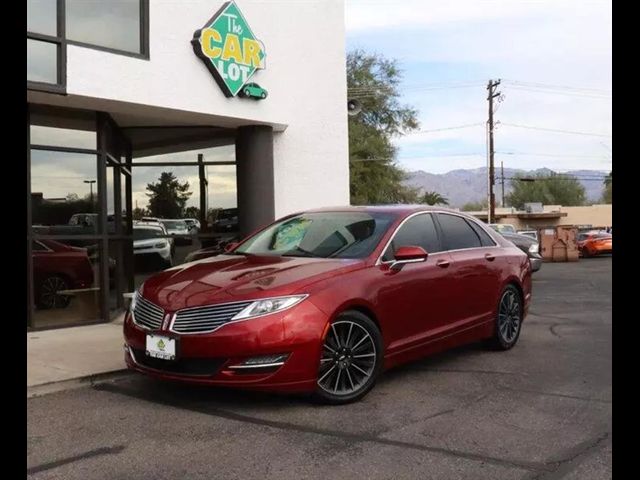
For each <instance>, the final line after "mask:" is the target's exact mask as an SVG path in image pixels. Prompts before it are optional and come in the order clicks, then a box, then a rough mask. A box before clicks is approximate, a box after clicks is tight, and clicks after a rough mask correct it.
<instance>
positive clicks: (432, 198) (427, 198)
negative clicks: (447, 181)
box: [422, 192, 449, 205]
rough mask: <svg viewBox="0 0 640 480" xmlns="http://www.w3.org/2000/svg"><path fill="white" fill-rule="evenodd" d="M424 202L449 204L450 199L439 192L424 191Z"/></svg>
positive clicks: (428, 203)
mask: <svg viewBox="0 0 640 480" xmlns="http://www.w3.org/2000/svg"><path fill="white" fill-rule="evenodd" d="M422 203H426V204H427V205H449V200H448V199H447V198H445V197H443V196H442V195H440V194H439V193H438V192H424V194H423V195H422Z"/></svg>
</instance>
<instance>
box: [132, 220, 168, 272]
mask: <svg viewBox="0 0 640 480" xmlns="http://www.w3.org/2000/svg"><path fill="white" fill-rule="evenodd" d="M165 235H167V231H166V230H165V229H163V228H162V227H160V226H159V225H153V224H151V223H137V224H134V225H133V256H134V259H135V261H136V262H137V263H138V264H142V263H148V264H152V265H154V266H158V267H160V268H169V267H171V266H172V265H173V251H172V244H171V239H170V238H165Z"/></svg>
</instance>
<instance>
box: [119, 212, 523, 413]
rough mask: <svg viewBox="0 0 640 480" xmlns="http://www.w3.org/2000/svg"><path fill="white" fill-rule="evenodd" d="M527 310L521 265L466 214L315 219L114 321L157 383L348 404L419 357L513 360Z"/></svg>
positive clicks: (144, 295)
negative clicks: (480, 344) (486, 350)
mask: <svg viewBox="0 0 640 480" xmlns="http://www.w3.org/2000/svg"><path fill="white" fill-rule="evenodd" d="M530 301H531V265H530V263H529V261H528V258H527V256H526V255H525V254H524V253H523V252H522V251H521V250H520V249H518V248H517V247H515V246H514V245H513V244H512V243H511V242H508V241H506V240H505V239H504V238H502V236H501V235H499V234H497V233H495V232H494V231H492V230H491V229H490V228H487V226H486V225H484V224H482V223H480V222H478V221H477V220H476V219H474V218H473V217H470V216H468V215H465V214H462V213H459V212H454V211H449V210H445V209H440V208H428V207H427V208H423V207H404V206H398V207H347V208H343V209H332V210H327V209H322V210H313V211H309V212H304V213H299V214H295V215H290V216H287V217H285V218H283V219H281V220H279V221H277V222H275V223H273V224H272V225H270V226H268V227H266V228H264V229H262V230H261V231H259V232H257V233H255V234H253V235H252V236H250V237H248V238H247V239H245V240H244V241H242V242H241V243H240V244H237V245H235V246H233V247H232V248H230V249H229V251H228V252H226V253H224V254H223V255H219V256H216V257H212V258H206V259H202V260H199V261H196V262H191V263H187V264H183V265H180V266H178V267H174V268H171V269H169V270H166V271H164V272H161V273H159V274H157V275H155V276H153V277H151V278H149V279H148V280H147V281H146V282H145V283H144V284H143V285H142V286H141V287H140V288H139V290H138V291H137V292H136V294H135V295H134V299H133V300H132V304H131V307H130V310H129V312H128V314H127V315H126V318H125V323H124V337H125V341H126V343H125V359H126V363H127V365H128V366H129V368H131V369H134V370H137V371H140V372H143V373H146V374H149V375H151V376H154V377H157V378H161V379H166V380H178V381H185V382H190V383H199V384H209V385H224V386H231V387H241V388H256V389H264V390H273V391H289V392H313V393H315V394H316V395H317V396H318V397H320V398H321V399H322V400H324V401H326V402H329V403H346V402H350V401H353V400H357V399H359V398H361V397H362V396H363V395H365V394H366V393H367V392H368V391H369V390H370V389H371V388H372V387H373V385H374V383H375V381H376V379H377V378H378V376H379V375H380V373H381V372H382V371H383V370H386V369H388V368H391V367H393V366H395V365H399V364H401V363H404V362H408V361H411V360H414V359H418V358H420V357H423V356H425V355H429V354H432V353H435V352H438V351H442V350H445V349H448V348H451V347H454V346H457V345H461V344H464V343H469V342H474V341H478V340H486V341H487V343H488V344H490V345H491V346H492V347H493V348H495V349H498V350H507V349H510V348H511V347H513V346H514V345H515V343H516V342H517V340H518V337H519V335H520V330H521V328H522V321H523V319H524V317H525V315H526V313H527V310H528V308H529V304H530Z"/></svg>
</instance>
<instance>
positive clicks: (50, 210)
mask: <svg viewBox="0 0 640 480" xmlns="http://www.w3.org/2000/svg"><path fill="white" fill-rule="evenodd" d="M96 180H97V163H96V155H90V154H84V153H66V152H52V151H46V150H32V151H31V203H32V222H33V226H34V233H44V234H50V235H77V234H89V233H96V232H97V231H98V230H97V214H98V211H99V210H98V188H97V181H96Z"/></svg>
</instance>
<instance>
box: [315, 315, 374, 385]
mask: <svg viewBox="0 0 640 480" xmlns="http://www.w3.org/2000/svg"><path fill="white" fill-rule="evenodd" d="M376 362H377V352H376V345H375V342H374V339H373V338H372V336H371V334H370V333H369V332H368V331H367V330H366V329H365V328H364V327H363V326H362V325H359V324H358V323H355V322H352V321H350V320H339V321H337V322H334V323H332V324H331V327H330V329H329V331H328V333H327V336H326V338H325V341H324V344H323V346H322V357H321V359H320V369H319V372H318V386H319V387H320V388H321V389H322V390H324V391H325V392H327V393H329V394H331V395H335V396H347V395H351V394H353V393H355V392H357V391H358V390H360V389H362V388H363V387H364V386H365V385H366V384H367V382H368V381H369V380H370V379H371V376H372V375H373V373H374V372H375V370H376Z"/></svg>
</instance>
